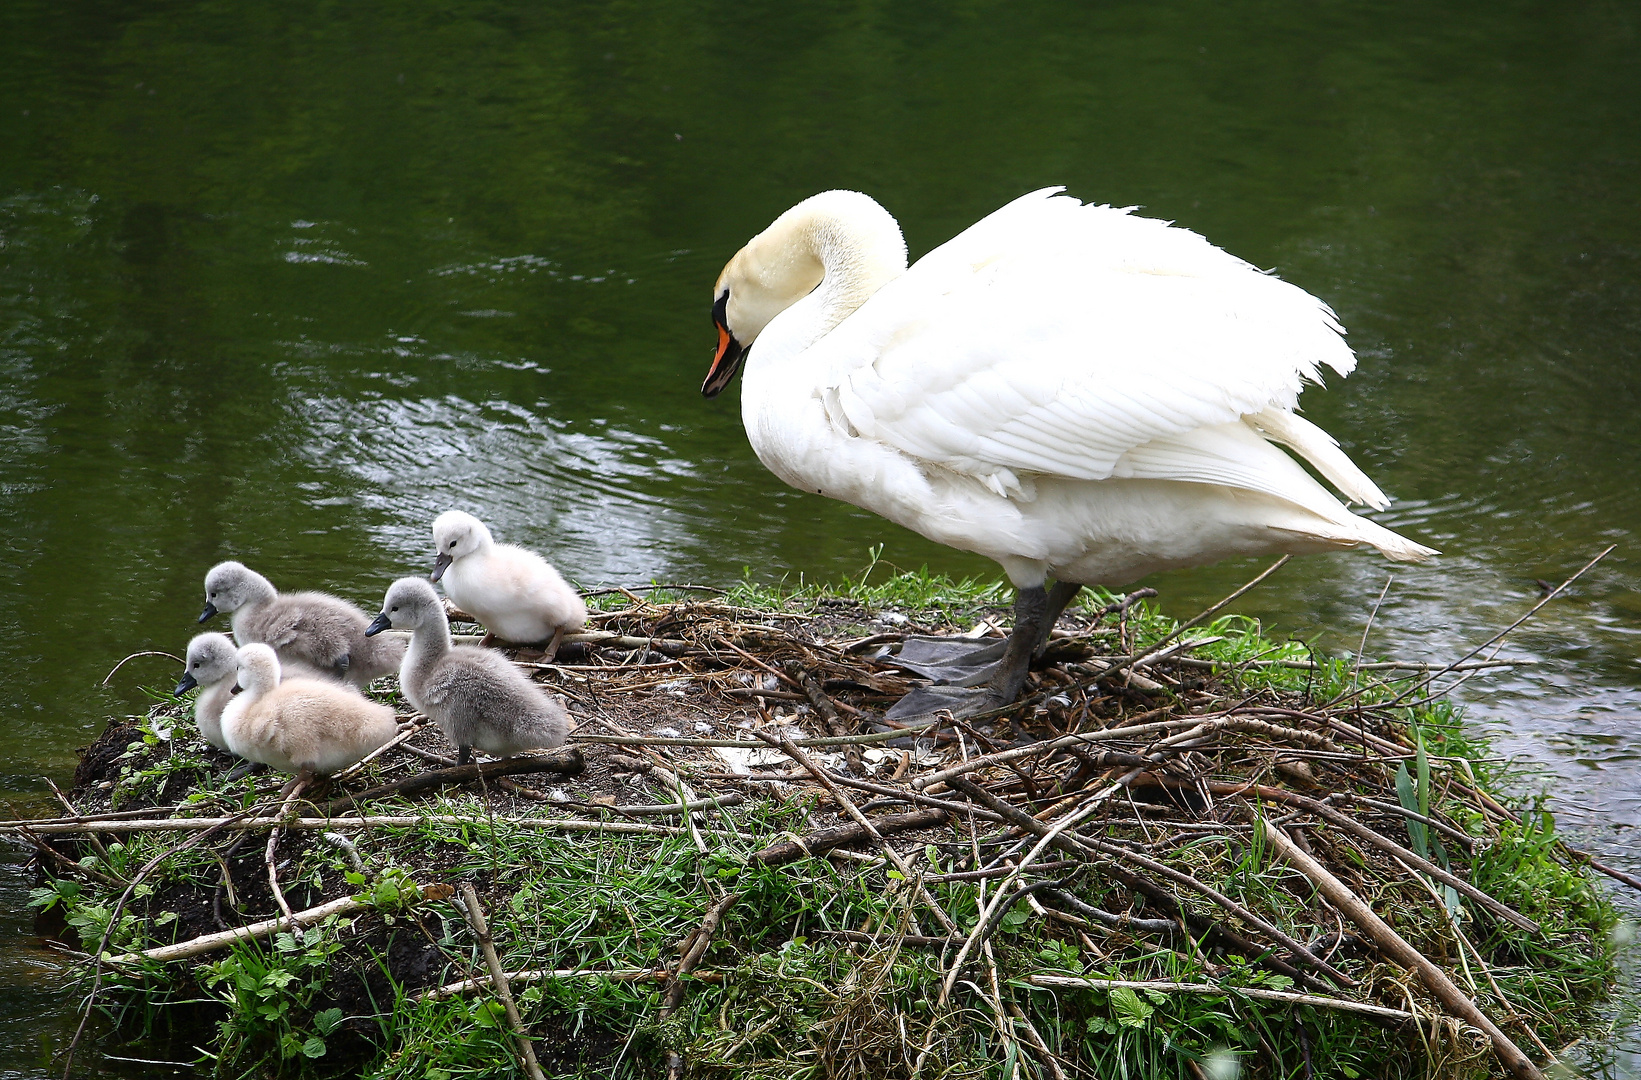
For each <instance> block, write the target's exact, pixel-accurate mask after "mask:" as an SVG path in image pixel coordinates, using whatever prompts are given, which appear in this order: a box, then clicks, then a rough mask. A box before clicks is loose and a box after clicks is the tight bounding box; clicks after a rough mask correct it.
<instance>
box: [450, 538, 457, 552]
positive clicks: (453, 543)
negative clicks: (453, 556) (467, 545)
mask: <svg viewBox="0 0 1641 1080" xmlns="http://www.w3.org/2000/svg"><path fill="white" fill-rule="evenodd" d="M450 550H451V551H455V550H456V541H454V540H452V541H450Z"/></svg>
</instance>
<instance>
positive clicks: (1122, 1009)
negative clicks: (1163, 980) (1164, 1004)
mask: <svg viewBox="0 0 1641 1080" xmlns="http://www.w3.org/2000/svg"><path fill="white" fill-rule="evenodd" d="M1111 1011H1112V1013H1113V1014H1114V1015H1115V1016H1116V1020H1117V1023H1119V1024H1121V1025H1122V1026H1123V1027H1130V1028H1137V1027H1144V1026H1145V1022H1146V1021H1147V1020H1149V1019H1151V1013H1152V1012H1153V1011H1154V1010H1153V1009H1152V1008H1151V1006H1150V1005H1147V1004H1146V1003H1145V1002H1143V1001H1141V1000H1140V996H1139V995H1138V994H1136V993H1134V991H1132V990H1130V989H1129V988H1128V987H1126V986H1120V987H1118V988H1117V989H1115V990H1113V991H1111Z"/></svg>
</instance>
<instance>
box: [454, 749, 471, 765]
mask: <svg viewBox="0 0 1641 1080" xmlns="http://www.w3.org/2000/svg"><path fill="white" fill-rule="evenodd" d="M472 760H473V748H472V747H471V746H461V747H458V748H457V749H456V764H457V765H466V764H467V763H468V762H470V761H472Z"/></svg>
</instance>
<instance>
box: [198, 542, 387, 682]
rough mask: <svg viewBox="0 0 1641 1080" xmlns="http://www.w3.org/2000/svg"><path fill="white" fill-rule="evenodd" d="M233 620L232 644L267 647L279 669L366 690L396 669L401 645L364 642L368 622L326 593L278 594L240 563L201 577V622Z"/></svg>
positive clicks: (384, 641) (223, 565) (217, 567)
mask: <svg viewBox="0 0 1641 1080" xmlns="http://www.w3.org/2000/svg"><path fill="white" fill-rule="evenodd" d="M219 611H220V612H226V613H227V614H229V615H231V616H232V617H233V624H234V640H236V641H237V642H239V644H241V645H250V644H252V643H253V642H260V643H262V644H264V645H271V646H273V648H274V651H275V652H277V653H278V654H279V660H280V663H282V664H287V665H288V664H292V663H295V662H301V663H305V664H309V665H311V666H312V667H314V668H316V669H318V671H319V672H321V673H323V674H324V675H325V676H326V677H327V678H332V679H336V680H338V681H340V682H350V683H352V684H354V685H355V686H368V685H369V684H370V682H371V681H372V680H373V679H379V678H381V677H382V676H383V675H386V674H387V673H389V672H390V671H393V670H394V669H396V668H397V667H398V666H399V661H400V660H401V659H402V658H403V656H404V648H405V646H404V642H403V641H400V640H399V639H397V638H378V639H376V640H374V641H371V640H367V639H366V637H365V627H366V626H368V625H369V624H370V618H369V616H367V615H366V614H365V613H364V612H362V611H360V610H359V609H358V608H356V607H354V606H353V605H352V604H350V603H348V602H347V601H346V600H339V599H337V598H336V597H334V596H331V595H330V594H328V593H322V592H295V593H281V592H279V591H278V590H277V589H275V588H274V587H273V583H272V582H270V581H269V580H268V579H267V578H265V577H263V576H262V575H261V574H259V573H257V572H256V571H254V570H252V569H250V568H249V567H247V566H246V565H245V564H244V563H239V562H232V561H229V562H224V563H218V564H217V565H215V566H213V567H211V572H210V573H208V574H206V575H205V611H204V612H203V613H202V614H201V615H200V617H199V621H200V622H205V621H206V620H207V619H209V618H211V617H212V616H213V615H215V614H217V613H218V612H219Z"/></svg>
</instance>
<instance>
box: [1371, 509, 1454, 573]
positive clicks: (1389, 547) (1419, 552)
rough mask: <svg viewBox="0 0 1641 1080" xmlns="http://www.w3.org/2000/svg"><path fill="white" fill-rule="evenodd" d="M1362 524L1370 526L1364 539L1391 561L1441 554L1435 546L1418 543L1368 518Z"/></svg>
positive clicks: (1415, 560) (1410, 560)
mask: <svg viewBox="0 0 1641 1080" xmlns="http://www.w3.org/2000/svg"><path fill="white" fill-rule="evenodd" d="M1362 524H1364V525H1367V526H1369V528H1368V529H1367V536H1366V537H1364V538H1363V539H1364V540H1365V541H1366V542H1367V543H1369V544H1372V545H1373V546H1374V547H1376V548H1378V549H1379V554H1381V555H1383V556H1384V557H1385V558H1387V559H1389V560H1390V561H1391V562H1424V561H1425V560H1426V559H1429V558H1430V557H1431V556H1432V555H1440V554H1441V552H1439V551H1437V550H1436V549H1435V548H1433V547H1425V546H1424V545H1423V544H1416V543H1414V542H1413V541H1412V540H1409V539H1408V538H1407V537H1405V536H1403V535H1401V534H1400V533H1394V532H1391V531H1390V530H1389V529H1387V528H1385V527H1384V526H1383V525H1377V524H1375V523H1373V522H1371V521H1369V520H1367V519H1366V518H1363V519H1362Z"/></svg>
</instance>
